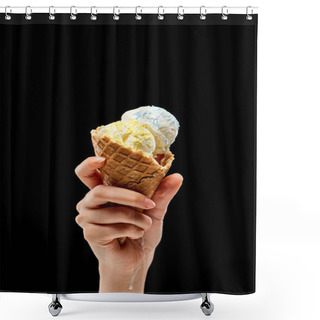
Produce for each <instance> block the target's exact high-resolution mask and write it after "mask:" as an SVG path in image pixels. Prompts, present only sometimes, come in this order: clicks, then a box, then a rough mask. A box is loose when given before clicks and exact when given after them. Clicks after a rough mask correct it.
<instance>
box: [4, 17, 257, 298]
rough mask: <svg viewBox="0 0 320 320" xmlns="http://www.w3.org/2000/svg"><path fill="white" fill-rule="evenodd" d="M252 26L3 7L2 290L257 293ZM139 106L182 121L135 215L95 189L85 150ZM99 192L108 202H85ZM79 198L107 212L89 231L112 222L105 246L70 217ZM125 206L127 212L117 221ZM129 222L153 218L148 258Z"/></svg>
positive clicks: (234, 20)
mask: <svg viewBox="0 0 320 320" xmlns="http://www.w3.org/2000/svg"><path fill="white" fill-rule="evenodd" d="M257 23H258V21H257V15H256V14H254V15H252V20H247V19H246V15H245V14H229V15H228V18H227V19H226V20H225V19H221V14H210V15H209V14H208V15H207V16H206V19H200V18H199V14H188V15H187V14H186V15H184V17H183V19H177V15H175V14H167V15H165V18H164V19H163V20H159V19H158V18H157V15H156V14H145V15H143V16H142V19H141V20H137V19H135V16H134V15H132V14H123V15H121V14H120V16H119V19H118V20H115V19H113V15H112V14H104V15H102V14H101V15H98V18H97V19H96V20H91V19H90V15H89V14H77V17H76V19H75V20H72V19H70V14H67V13H65V14H57V15H56V17H55V19H54V20H50V19H48V14H45V13H35V14H33V15H32V19H31V20H27V19H25V15H24V14H12V15H11V20H6V19H5V14H4V13H1V14H0V112H1V113H0V116H1V118H0V123H1V128H0V152H1V156H0V210H1V211H0V224H1V227H0V241H1V242H0V290H1V291H11V292H17V291H19V292H45V293H57V292H58V293H80V292H82V293H84V292H87V293H90V292H99V286H100V292H101V291H102V290H101V286H103V285H105V286H106V288H107V289H106V290H105V292H107V291H108V290H109V291H110V292H111V291H112V292H117V291H119V292H123V291H125V292H130V290H131V291H132V292H140V293H143V292H144V293H152V294H181V293H198V292H211V293H227V294H248V293H253V292H254V291H255V232H256V230H255V216H256V91H257V90H256V89H257V79H256V78H257V65H256V63H257ZM146 106H150V107H151V108H155V107H161V108H163V109H165V110H166V111H168V112H169V113H170V114H172V115H173V116H174V117H175V118H176V119H177V121H178V122H179V132H178V135H177V136H176V139H175V141H174V143H172V145H171V146H170V151H171V152H172V154H173V155H174V160H173V162H172V165H171V168H170V169H169V172H168V173H167V174H166V178H164V179H163V181H164V180H165V179H167V180H166V182H163V181H162V182H161V183H162V184H161V185H160V186H162V188H161V190H160V191H159V188H160V187H158V189H157V191H159V192H157V191H156V193H155V194H156V198H151V199H153V200H154V202H155V203H156V206H158V207H156V208H157V209H158V211H153V213H150V212H152V211H151V210H152V209H151V210H148V209H145V210H144V211H142V212H139V211H134V209H133V207H134V205H133V204H132V203H133V202H132V203H131V205H128V206H123V207H126V208H129V209H131V211H130V212H129V211H127V212H126V211H124V213H123V212H122V213H121V212H120V211H121V210H120V209H119V208H120V206H121V204H117V203H116V201H115V198H116V197H117V195H118V194H117V192H119V189H115V187H114V186H110V187H112V188H109V189H108V186H104V185H102V187H101V188H100V189H101V190H100V191H101V193H100V194H99V193H98V192H96V193H93V192H92V189H94V188H95V187H96V186H97V185H99V184H100V183H102V182H101V181H100V180H99V177H100V176H99V174H100V173H99V172H100V171H99V170H98V168H101V165H99V164H97V163H95V164H93V162H94V161H106V160H105V159H102V160H99V159H98V157H96V158H91V157H94V156H95V153H94V148H93V145H92V141H91V135H90V132H91V130H93V129H96V128H97V127H98V126H102V125H107V124H110V123H113V122H116V121H120V120H121V116H122V115H123V114H124V113H125V112H126V111H128V110H132V109H137V108H140V107H146ZM88 158H91V161H93V162H91V163H90V164H88V162H87V163H86V165H87V167H86V168H85V172H81V173H80V174H79V172H78V173H77V172H75V171H77V170H76V168H77V167H78V166H79V164H82V165H83V166H84V161H86V159H88ZM92 159H96V160H92ZM87 161H89V160H87ZM104 164H105V162H104ZM90 166H91V167H90ZM82 169H83V167H82ZM79 175H80V177H79ZM81 175H82V176H81ZM180 175H181V176H182V177H183V182H182V178H181V176H180ZM93 176H94V177H93ZM170 176H171V177H170ZM88 177H89V178H88ZM87 178H88V179H89V180H90V179H91V180H90V182H89V184H90V183H92V184H93V185H92V186H91V187H90V186H89V187H88V185H86V184H85V183H84V182H83V181H84V180H85V179H87ZM94 179H98V180H99V181H98V180H94ZM86 181H88V180H86ZM168 181H169V182H168ZM106 188H107V189H106ZM98 190H99V188H98ZM132 192H133V193H130V195H129V194H127V196H128V197H129V198H130V197H133V198H132V199H135V201H136V202H135V203H134V204H135V205H136V207H137V206H138V205H140V206H142V204H141V203H142V200H143V201H144V199H145V198H144V196H143V195H142V193H138V192H137V193H138V194H140V195H141V197H140V198H139V197H138V196H137V194H136V193H135V192H134V191H132ZM173 193H175V194H173ZM102 194H103V195H102ZM106 194H108V196H109V197H110V199H111V198H112V201H111V200H110V201H109V202H111V205H110V203H109V205H103V204H102V202H103V200H101V199H100V200H101V201H100V202H99V203H98V204H97V203H96V206H95V207H94V205H93V204H92V202H91V204H90V201H94V199H96V198H95V197H94V196H96V197H98V196H100V197H102V198H103V196H105V195H106ZM112 195H113V197H112ZM90 196H91V198H90ZM86 197H87V198H86ZM134 197H136V198H134ZM85 198H86V199H87V200H86V201H87V207H90V205H92V207H90V208H91V209H92V210H93V207H94V209H95V210H100V211H99V212H100V217H101V219H102V220H103V219H104V218H106V217H107V216H108V217H109V218H110V217H111V216H110V215H112V217H113V218H112V219H114V220H112V219H111V218H110V219H111V220H112V221H111V220H108V221H107V222H105V221H102V220H101V221H102V222H101V224H99V223H98V222H97V221H93V222H92V225H97V224H98V226H99V229H98V228H97V229H94V228H92V230H96V232H97V233H98V232H99V231H97V230H106V229H103V228H107V227H108V226H110V224H112V223H120V224H121V225H122V227H123V229H119V230H123V232H122V233H121V232H120V234H117V235H116V236H115V237H114V240H113V241H111V242H110V241H109V242H108V244H107V245H106V244H105V243H103V241H102V240H104V239H103V236H101V239H100V240H101V242H100V243H99V244H98V245H97V246H96V247H94V245H93V242H94V241H93V240H92V239H94V237H95V236H97V237H98V236H99V235H98V234H97V233H96V234H95V231H92V232H91V235H88V233H89V232H87V235H86V231H85V229H86V228H85V227H84V224H82V226H81V218H79V216H81V215H82V213H81V210H82V209H83V208H82V207H81V204H83V203H84V202H83V199H85ZM88 199H89V200H88ZM103 199H104V198H103ZM137 199H140V200H137ZM161 199H162V200H161ZM163 199H165V200H163ZM81 201H82V202H81ZM132 201H133V200H132ZM139 201H140V203H138V202H139ZM105 202H107V200H105ZM112 202H113V203H114V204H115V205H114V206H112ZM79 203H80V205H78V204H79ZM77 205H78V206H77ZM117 208H118V209H119V210H118V209H117ZM91 209H90V210H91ZM111 209H112V210H113V211H111ZM83 210H84V209H83ZM87 210H89V209H88V208H87ZM107 210H109V211H107ZM79 211H80V212H79ZM90 212H91V213H92V212H93V211H90ZM91 213H88V214H91ZM156 213H159V216H158V217H157V216H156ZM95 214H97V211H95ZM98 214H99V213H98ZM126 214H127V215H133V214H134V217H133V216H132V217H133V218H132V219H131V220H130V221H129V220H128V221H129V222H128V221H127V223H126V221H125V220H119V219H120V216H121V217H122V219H126V218H125V215H126ZM138 214H139V215H140V216H138ZM141 215H143V216H144V217H145V219H144V220H143V221H141V222H139V221H138V220H139V219H140V218H138V217H141ZM77 217H78V218H77ZM109 218H108V219H109ZM106 219H107V218H106ZM117 219H118V220H117ZM128 219H129V218H128ZM150 220H151V221H150ZM110 221H111V222H110ZM148 221H149V222H148ZM88 223H89V222H88ZM132 223H133V224H132ZM134 223H137V224H139V223H141V225H140V229H141V228H145V225H143V224H144V223H152V225H151V228H154V229H152V232H154V233H153V234H152V235H151V236H153V237H155V235H156V237H158V238H157V239H156V240H157V241H155V242H154V246H153V247H152V250H151V254H150V255H148V259H149V260H148V263H144V264H143V266H147V267H146V268H144V267H143V268H141V265H142V262H141V264H140V269H139V266H138V265H134V263H133V262H132V261H133V260H134V257H133V256H134V255H135V254H136V253H137V251H134V249H132V248H134V246H135V243H138V244H141V243H142V242H143V239H144V238H147V236H149V237H150V232H149V233H148V230H145V231H144V233H143V235H142V236H141V235H140V234H138V235H137V234H134V236H136V238H134V237H133V238H130V236H131V235H132V234H131V233H130V232H131V231H132V230H136V229H134V228H132V227H131V229H130V228H127V229H126V228H124V225H126V226H128V224H129V225H130V224H131V225H134ZM156 225H158V227H157V228H155V226H156ZM150 230H151V229H150ZM120 236H122V237H125V239H126V240H125V242H124V244H120V242H119V241H118V240H119V238H120ZM91 240H92V241H91ZM109 240H110V239H109ZM145 241H147V240H145ZM110 243H113V244H114V247H112V248H113V249H114V248H116V249H114V250H115V251H117V250H118V251H117V253H116V254H114V255H112V254H113V253H114V252H111V251H112V250H113V249H110ZM129 245H130V246H132V247H130V248H131V249H132V250H131V251H129V250H128V248H129ZM97 248H98V249H97ZM126 248H127V249H126ZM126 250H127V251H126ZM98 251H99V252H98ZM129 254H133V256H131V257H128V255H129ZM104 257H106V258H105V259H106V260H108V263H107V264H106V265H108V266H109V269H108V268H107V267H106V270H101V269H102V267H101V266H102V265H103V263H104V260H103V259H104ZM144 258H145V257H144ZM121 259H123V260H121ZM130 259H131V260H130ZM111 266H114V267H111ZM133 266H135V268H133ZM125 269H126V270H128V273H126V274H125V275H123V274H122V273H123V272H126V271H124V270H125ZM129 269H130V270H129ZM142 269H143V272H142V271H141V270H142ZM102 274H103V275H102ZM129 274H130V277H128V275H129ZM102 277H106V278H108V279H107V280H106V279H102ZM134 277H136V280H135V281H136V283H135V285H136V287H134V288H132V283H133V282H132V279H133V278H134ZM138 278H139V279H138ZM121 279H122V280H121ZM104 280H106V282H105V283H104V284H101V283H102V282H103V281H104ZM129 280H130V281H131V287H130V281H129ZM108 281H110V282H112V281H113V284H112V285H111V284H110V282H109V284H110V286H109V287H108ZM121 281H122V282H123V283H122V282H121ZM120 282H121V283H120ZM108 288H109V289H108Z"/></svg>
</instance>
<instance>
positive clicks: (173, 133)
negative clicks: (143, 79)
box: [121, 106, 179, 156]
mask: <svg viewBox="0 0 320 320" xmlns="http://www.w3.org/2000/svg"><path fill="white" fill-rule="evenodd" d="M132 119H134V120H136V121H138V122H139V123H140V124H141V125H143V126H144V127H145V128H147V129H148V130H149V131H151V132H152V134H153V135H154V138H155V141H156V147H155V150H154V152H153V154H154V156H156V155H157V154H165V153H167V152H169V148H170V145H171V144H172V143H173V142H174V141H175V139H176V137H177V135H178V131H179V122H178V120H177V119H176V118H175V116H174V115H172V114H171V113H170V112H168V111H167V110H165V109H163V108H160V107H155V106H145V107H139V108H137V109H132V110H129V111H127V112H125V113H124V114H123V115H122V117H121V120H122V121H123V122H126V121H128V120H132Z"/></svg>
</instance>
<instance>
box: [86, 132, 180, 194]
mask: <svg viewBox="0 0 320 320" xmlns="http://www.w3.org/2000/svg"><path fill="white" fill-rule="evenodd" d="M99 128H100V127H98V128H97V130H99ZM97 130H92V131H91V138H92V144H93V147H94V151H95V154H96V155H97V156H100V157H104V158H106V163H105V165H104V166H103V167H102V168H101V169H100V173H101V176H102V179H103V183H104V184H106V185H112V186H118V187H122V188H126V189H131V190H135V191H137V192H140V193H142V194H144V195H145V196H147V197H149V198H151V197H152V196H153V194H154V192H155V191H156V189H157V188H158V186H159V184H160V182H161V180H162V179H163V178H164V177H165V175H166V174H167V172H168V171H169V169H170V167H171V164H172V161H173V160H174V155H173V154H172V153H167V154H166V155H165V157H164V158H163V160H162V161H161V164H162V165H160V164H158V163H157V161H156V160H155V159H153V158H152V157H150V158H149V157H147V156H146V155H144V154H143V152H142V151H133V150H132V149H130V148H127V147H125V146H123V145H121V144H119V143H117V142H115V141H112V140H111V139H110V138H108V137H106V136H103V137H101V136H100V135H99V134H98V131H97Z"/></svg>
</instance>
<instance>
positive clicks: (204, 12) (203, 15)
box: [200, 6, 207, 20]
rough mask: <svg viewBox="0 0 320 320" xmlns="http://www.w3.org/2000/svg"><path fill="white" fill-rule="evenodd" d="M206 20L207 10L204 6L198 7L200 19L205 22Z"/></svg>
mask: <svg viewBox="0 0 320 320" xmlns="http://www.w3.org/2000/svg"><path fill="white" fill-rule="evenodd" d="M206 18H207V8H206V7H205V6H201V7H200V19H201V20H206Z"/></svg>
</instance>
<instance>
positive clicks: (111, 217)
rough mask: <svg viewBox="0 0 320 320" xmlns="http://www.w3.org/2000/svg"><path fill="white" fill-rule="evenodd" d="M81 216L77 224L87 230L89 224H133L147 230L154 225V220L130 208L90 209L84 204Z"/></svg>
mask: <svg viewBox="0 0 320 320" xmlns="http://www.w3.org/2000/svg"><path fill="white" fill-rule="evenodd" d="M78 209H79V213H80V214H79V215H78V216H77V217H76V222H77V224H78V225H79V226H80V227H82V228H85V227H86V225H88V224H95V225H110V224H117V223H122V224H132V225H135V226H136V227H138V228H140V229H143V230H147V229H149V228H150V226H151V224H152V219H151V218H150V217H148V216H147V215H145V214H143V213H141V212H138V211H135V210H134V209H132V208H128V207H120V206H119V207H108V208H101V209H90V208H87V207H84V206H83V205H82V204H80V205H79V206H78Z"/></svg>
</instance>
